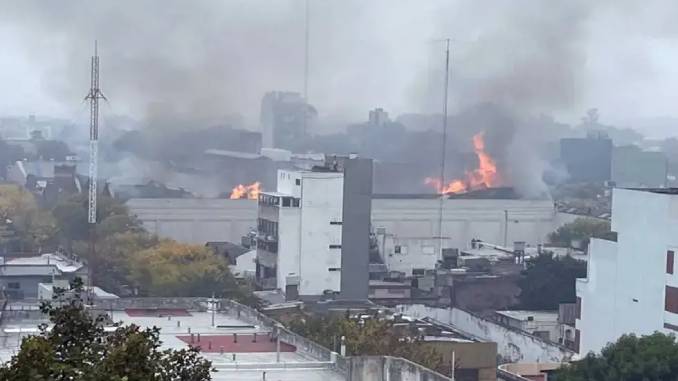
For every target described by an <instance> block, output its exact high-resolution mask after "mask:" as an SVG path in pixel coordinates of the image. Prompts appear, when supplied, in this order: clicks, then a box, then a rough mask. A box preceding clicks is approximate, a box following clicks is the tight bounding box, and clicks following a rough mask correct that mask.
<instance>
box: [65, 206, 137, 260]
mask: <svg viewBox="0 0 678 381" xmlns="http://www.w3.org/2000/svg"><path fill="white" fill-rule="evenodd" d="M87 208H88V203H87V195H85V194H77V195H72V196H69V197H66V198H64V199H61V200H59V202H58V203H57V205H56V206H55V207H54V208H53V209H52V214H53V215H54V218H55V219H56V225H57V227H58V230H59V235H60V237H61V239H62V240H63V241H64V243H65V244H66V245H67V246H69V247H70V246H71V245H72V244H73V242H75V241H86V240H87V239H88V238H89V223H88V221H87V216H88V210H87ZM97 221H98V223H97V237H102V236H107V235H112V234H115V233H124V232H129V231H141V230H143V229H142V228H141V223H140V222H139V221H138V220H137V219H136V218H134V216H131V215H130V214H129V211H128V210H127V207H126V206H125V205H124V204H122V203H121V202H120V201H118V200H116V199H114V198H111V197H105V196H99V198H98V200H97Z"/></svg>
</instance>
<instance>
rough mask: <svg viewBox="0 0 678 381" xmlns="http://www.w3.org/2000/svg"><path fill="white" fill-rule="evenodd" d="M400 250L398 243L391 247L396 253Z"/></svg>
mask: <svg viewBox="0 0 678 381" xmlns="http://www.w3.org/2000/svg"><path fill="white" fill-rule="evenodd" d="M400 250H401V249H400V245H396V246H395V248H394V249H393V251H394V252H395V253H396V254H400Z"/></svg>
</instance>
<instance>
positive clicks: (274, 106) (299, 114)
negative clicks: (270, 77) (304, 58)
mask: <svg viewBox="0 0 678 381" xmlns="http://www.w3.org/2000/svg"><path fill="white" fill-rule="evenodd" d="M315 114H316V112H315V109H313V108H312V107H310V106H309V105H307V104H306V102H305V101H304V98H303V97H302V96H301V94H299V93H295V92H288V91H272V92H269V93H266V95H264V97H263V98H262V100H261V115H260V118H261V121H260V123H261V130H262V147H263V148H285V149H291V148H295V147H296V146H297V145H296V144H297V142H298V140H299V139H302V138H303V137H304V136H305V133H306V131H305V129H307V128H308V127H309V126H308V124H309V123H310V122H311V120H312V119H313V118H314V117H315Z"/></svg>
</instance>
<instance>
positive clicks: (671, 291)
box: [664, 286, 678, 314]
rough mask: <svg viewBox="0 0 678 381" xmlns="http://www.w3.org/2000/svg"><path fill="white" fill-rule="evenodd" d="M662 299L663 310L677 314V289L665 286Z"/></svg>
mask: <svg viewBox="0 0 678 381" xmlns="http://www.w3.org/2000/svg"><path fill="white" fill-rule="evenodd" d="M665 293H666V296H665V298H664V310H665V311H667V312H671V313H674V314H678V288H675V287H671V286H666V291H665Z"/></svg>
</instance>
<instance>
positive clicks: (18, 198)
mask: <svg viewBox="0 0 678 381" xmlns="http://www.w3.org/2000/svg"><path fill="white" fill-rule="evenodd" d="M0 219H1V220H2V222H3V223H4V224H11V226H12V227H13V229H14V230H15V231H16V233H17V235H18V238H19V239H20V241H21V247H22V251H36V252H38V251H41V248H42V247H43V246H48V245H50V244H52V243H53V241H54V239H55V237H56V233H57V227H56V221H55V220H54V218H53V217H52V215H51V214H50V213H49V212H47V211H45V210H41V209H38V205H37V203H36V201H35V198H34V197H33V195H32V194H31V193H30V192H27V191H26V190H24V189H23V188H21V187H19V186H17V185H0Z"/></svg>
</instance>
